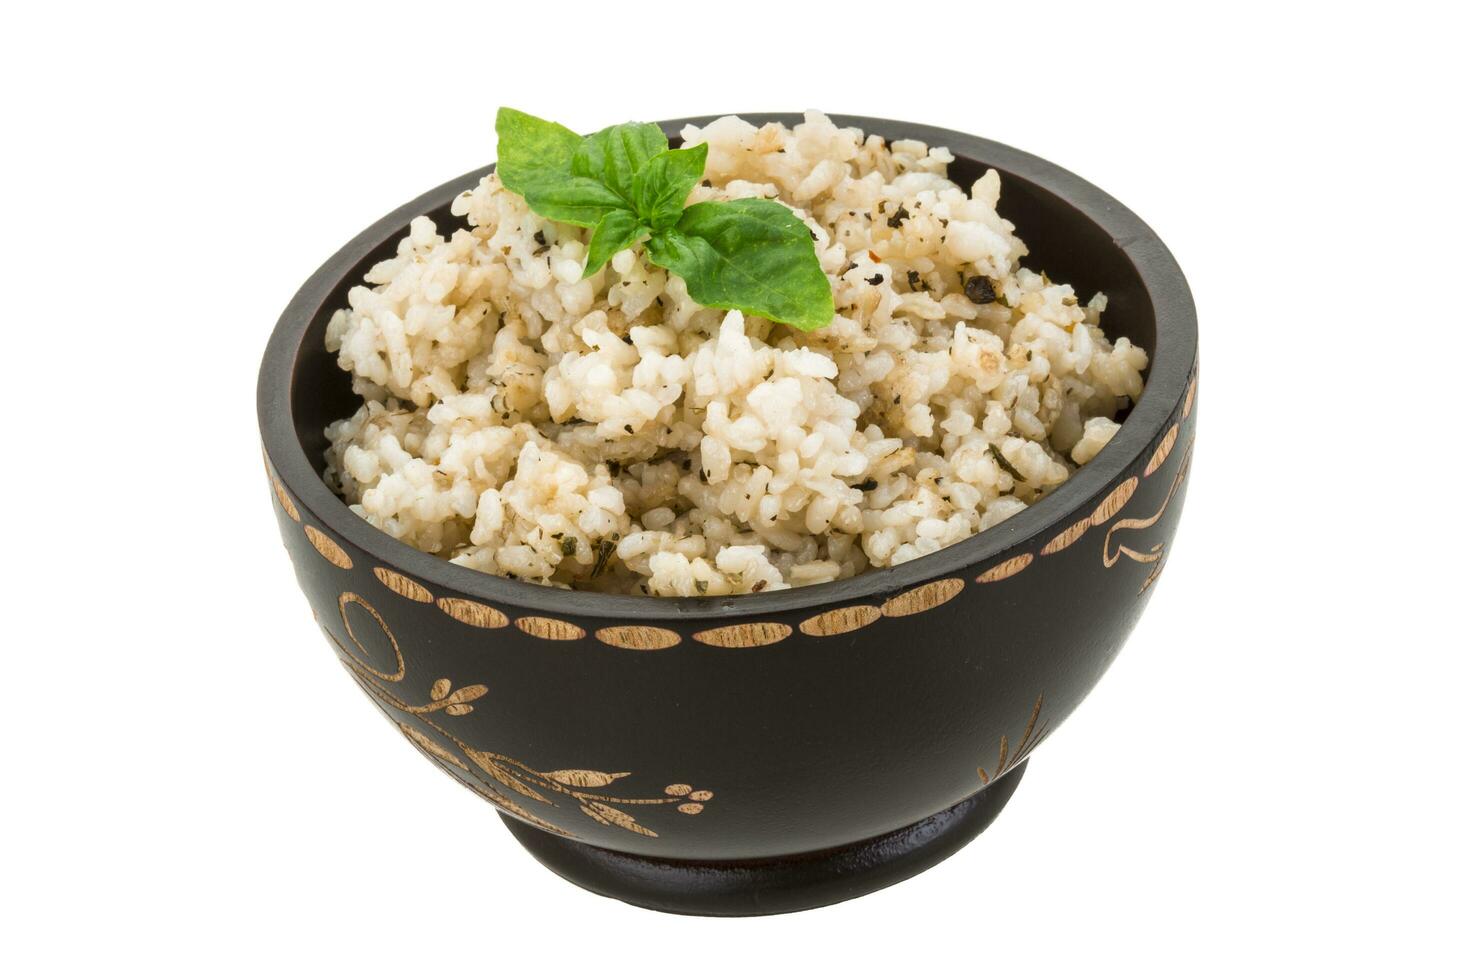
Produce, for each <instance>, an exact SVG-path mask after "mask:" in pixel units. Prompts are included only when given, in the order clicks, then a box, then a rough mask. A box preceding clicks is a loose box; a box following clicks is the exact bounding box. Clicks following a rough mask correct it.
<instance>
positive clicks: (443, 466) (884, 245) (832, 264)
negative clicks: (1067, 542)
mask: <svg viewBox="0 0 1470 980" xmlns="http://www.w3.org/2000/svg"><path fill="white" fill-rule="evenodd" d="M681 135H682V136H683V139H684V142H685V144H686V145H690V144H694V143H699V142H705V143H708V144H709V156H708V163H707V167H706V171H705V177H706V181H705V182H704V183H703V184H701V186H699V187H696V188H695V190H694V192H693V194H692V195H691V196H690V203H693V202H696V201H703V200H728V199H734V198H743V197H767V198H772V199H775V200H778V201H780V202H781V203H783V204H785V205H787V206H788V207H790V208H791V209H792V210H793V211H794V212H795V213H796V214H797V215H798V216H799V217H800V218H801V219H802V220H803V221H805V222H806V224H807V226H808V227H809V228H810V229H811V230H812V233H813V235H814V237H815V245H816V250H817V255H818V257H819V259H820V261H821V265H822V268H823V270H824V271H825V272H826V273H827V274H828V276H829V278H830V279H831V281H832V288H833V293H834V297H835V301H836V309H837V315H836V318H835V319H834V320H833V321H832V323H831V324H830V325H829V326H828V327H826V328H825V329H822V330H819V331H816V332H814V333H800V332H798V331H795V330H792V329H790V328H787V327H784V326H780V325H775V324H772V323H770V322H768V321H766V320H763V319H761V318H758V317H749V316H742V315H741V314H740V313H739V312H735V311H729V312H726V311H723V310H715V309H707V308H705V307H702V306H700V305H699V304H698V303H695V302H694V301H693V300H692V299H690V297H689V295H688V293H687V291H686V290H685V288H684V284H683V282H682V281H681V280H680V279H679V278H678V277H676V276H673V275H670V274H669V273H666V272H665V271H664V270H662V269H659V268H657V267H655V266H653V265H651V264H649V262H648V261H647V259H646V256H645V255H644V253H643V250H642V248H641V247H634V248H631V249H627V250H625V251H623V252H620V253H618V254H617V255H616V256H614V257H613V259H612V262H611V263H610V265H609V266H608V267H606V268H604V269H603V270H602V271H601V272H599V273H598V274H596V275H594V276H592V277H591V278H589V279H586V280H582V279H581V275H582V269H583V264H584V259H585V256H586V250H587V249H586V239H587V237H588V232H586V231H584V230H582V229H578V228H574V227H571V226H568V225H562V224H557V223H555V222H552V221H548V220H546V219H544V218H541V217H538V216H537V215H535V214H532V213H531V212H530V211H529V210H528V209H527V207H526V204H525V202H524V200H522V198H521V197H519V196H518V195H516V194H513V193H511V192H509V191H507V190H505V189H504V188H503V187H502V186H501V185H500V183H499V181H498V180H497V179H496V177H495V176H494V175H493V174H492V175H490V176H488V177H485V178H484V179H483V180H481V181H480V182H479V184H478V186H476V187H474V188H472V189H469V190H466V191H465V192H464V193H462V194H461V195H460V196H459V197H458V198H456V199H455V201H454V203H453V209H452V210H453V213H454V214H455V215H456V216H459V217H461V218H463V219H465V220H466V222H467V227H457V228H455V229H453V230H451V229H444V231H445V232H446V233H447V237H445V234H441V232H440V230H439V229H437V228H436V227H435V226H434V223H433V222H432V221H431V220H430V219H428V218H425V217H420V218H416V219H414V221H413V222H412V224H411V225H410V229H409V233H408V235H407V236H405V237H404V238H403V240H402V241H401V242H400V243H399V245H398V251H397V254H396V255H395V256H394V257H393V258H390V259H387V260H385V261H383V262H381V263H379V264H378V265H376V266H375V267H374V268H373V269H372V270H371V271H369V273H368V274H367V276H366V277H365V279H366V282H365V283H364V284H363V285H359V286H356V287H354V288H353V289H352V290H351V292H350V293H349V296H348V303H349V307H348V308H347V309H345V310H341V311H339V312H337V313H336V314H335V315H334V316H333V317H332V320H331V322H330V325H329V326H328V329H327V347H328V349H329V350H332V351H335V352H336V353H337V355H338V361H339V363H340V365H341V367H342V368H343V369H344V370H346V371H349V372H351V374H352V384H353V389H354V390H355V391H356V392H357V393H358V394H359V395H361V396H362V398H363V405H362V407H361V408H359V409H358V410H357V411H356V412H355V413H354V414H353V415H352V416H351V417H350V418H347V419H344V420H342V421H339V422H336V423H334V424H333V425H331V426H329V427H328V429H327V436H328V438H329V440H330V444H331V445H330V448H329V450H328V453H327V460H326V471H325V477H326V480H327V482H328V483H329V484H330V485H332V486H333V487H334V488H335V489H336V490H337V491H338V492H339V493H340V494H341V495H342V496H343V498H344V499H345V500H346V501H347V502H348V503H349V504H350V505H351V507H352V509H353V510H354V511H355V512H356V513H358V514H359V515H360V516H362V517H363V518H364V519H365V520H367V521H369V522H371V523H372V524H373V525H375V526H377V527H379V528H381V529H382V530H384V531H386V532H387V533H389V534H391V535H393V536H394V537H395V538H398V539H399V540H402V541H405V542H407V543H408V544H410V545H412V546H414V547H415V548H419V549H421V550H423V551H427V552H431V553H433V554H436V555H440V556H442V557H444V558H447V559H449V560H450V561H453V562H455V563H456V564H459V565H463V566H465V567H467V568H473V569H478V570H481V571H485V572H490V573H493V574H498V575H504V576H508V577H511V578H517V579H522V580H525V581H530V582H538V583H542V584H546V585H553V586H560V587H564V588H577V589H589V590H597V591H606V592H638V593H647V594H651V595H659V596H693V595H728V594H736V593H750V592H759V591H768V590H773V589H784V588H790V587H793V586H802V585H812V584H816V583H820V582H830V581H833V580H836V579H842V578H847V577H850V576H853V575H857V574H859V573H860V572H863V571H865V570H867V569H869V568H879V567H886V566H891V565H897V564H899V563H902V562H907V561H912V560H913V559H915V558H920V557H922V556H924V555H928V554H933V553H934V552H936V551H938V550H939V549H941V548H944V547H947V546H949V545H952V544H955V543H956V542H959V541H962V540H964V539H965V538H967V537H969V536H970V535H973V534H976V533H977V532H980V531H984V530H986V529H987V528H990V527H993V526H995V525H996V524H999V523H1000V522H1002V521H1004V520H1006V519H1007V518H1010V517H1013V516H1014V515H1016V514H1017V513H1019V512H1020V511H1021V510H1023V509H1024V508H1025V507H1027V506H1028V505H1029V504H1032V503H1035V502H1036V501H1037V500H1038V499H1040V498H1041V497H1043V496H1044V495H1045V494H1046V493H1047V492H1048V491H1050V490H1051V489H1053V488H1055V487H1056V486H1058V485H1060V484H1061V483H1062V482H1064V481H1065V480H1066V479H1067V478H1068V477H1069V476H1070V475H1071V474H1072V473H1073V472H1074V471H1075V469H1076V468H1077V466H1079V465H1081V464H1084V463H1086V462H1088V461H1089V460H1091V459H1092V458H1093V457H1094V456H1095V455H1096V454H1097V453H1098V452H1099V451H1100V450H1101V449H1102V447H1103V446H1105V445H1106V444H1107V442H1108V440H1109V439H1110V438H1111V437H1112V435H1113V433H1114V432H1116V431H1117V429H1118V425H1117V423H1116V422H1114V421H1113V419H1114V417H1115V416H1116V415H1117V414H1118V412H1119V411H1120V410H1122V409H1123V408H1124V407H1126V406H1127V404H1128V403H1129V402H1130V400H1135V399H1137V397H1138V396H1139V394H1140V392H1141V390H1142V386H1143V377H1142V372H1143V370H1144V368H1145V366H1146V365H1147V361H1148V359H1147V355H1146V353H1145V352H1144V351H1143V350H1142V349H1140V348H1139V347H1137V346H1135V345H1133V344H1131V343H1129V341H1128V340H1127V339H1119V340H1118V341H1116V342H1111V341H1109V340H1108V338H1107V337H1106V336H1104V334H1103V333H1102V331H1101V329H1100V328H1099V318H1100V316H1101V315H1102V313H1103V310H1104V308H1105V306H1106V300H1105V298H1104V297H1103V296H1102V295H1100V294H1099V295H1097V296H1094V297H1092V298H1091V300H1090V301H1089V302H1087V303H1086V304H1085V305H1081V304H1079V303H1078V301H1077V297H1076V296H1075V294H1074V292H1073V290H1072V288H1071V287H1070V286H1067V285H1065V284H1062V283H1054V282H1051V281H1050V280H1049V279H1048V278H1047V277H1046V276H1045V275H1044V274H1042V273H1040V272H1034V271H1031V270H1029V269H1027V268H1025V267H1024V266H1022V265H1021V264H1020V262H1021V259H1022V258H1023V257H1024V256H1025V255H1026V247H1025V245H1024V244H1023V243H1022V242H1021V240H1020V239H1019V238H1017V237H1016V235H1015V233H1014V231H1015V230H1014V227H1013V226H1012V224H1011V223H1010V222H1008V221H1006V220H1005V219H1004V218H1001V217H1000V216H999V215H998V214H997V212H996V206H997V203H998V201H999V198H1000V191H1001V187H1000V178H999V176H998V175H997V174H996V172H995V171H993V170H992V171H988V172H987V173H986V174H985V175H984V176H982V177H981V178H980V179H979V180H977V181H976V182H975V183H974V184H973V186H972V187H971V188H969V191H968V193H967V192H966V190H965V189H964V188H962V187H959V186H958V185H956V184H955V183H953V182H952V181H950V180H949V179H948V178H947V177H946V170H947V166H948V164H949V163H950V162H951V161H952V160H953V157H951V155H950V154H949V152H948V151H947V150H945V149H944V148H942V147H929V146H926V145H925V144H923V143H920V142H918V141H915V140H896V141H894V142H892V143H885V141H883V140H882V139H880V138H879V137H877V136H867V137H864V135H863V134H862V133H861V132H859V131H858V130H855V129H850V128H838V127H837V126H835V125H834V124H833V123H832V122H831V121H830V120H828V119H827V118H826V117H825V116H823V115H821V114H819V113H815V112H813V113H808V114H807V115H806V119H805V122H803V123H801V124H798V125H797V126H795V127H794V128H791V129H788V128H786V127H784V126H781V125H777V124H768V125H765V126H760V127H757V126H754V125H751V124H750V123H747V122H745V121H744V120H741V119H739V118H737V117H734V116H727V117H724V118H722V119H719V120H716V121H715V122H712V123H710V124H709V125H708V126H706V127H704V128H702V129H701V128H697V127H693V126H691V127H687V128H686V129H685V130H684V132H683V133H682V134H681ZM982 277H983V278H982ZM986 280H988V282H987V281H986ZM967 284H968V285H969V286H970V291H969V294H968V295H967V291H966V285H967ZM987 289H993V291H994V293H995V294H996V301H995V302H984V300H985V299H987V298H988V293H987ZM977 299H978V300H981V302H977V301H976V300H977Z"/></svg>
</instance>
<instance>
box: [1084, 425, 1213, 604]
mask: <svg viewBox="0 0 1470 980" xmlns="http://www.w3.org/2000/svg"><path fill="white" fill-rule="evenodd" d="M1193 461H1194V441H1193V440H1191V441H1190V443H1189V446H1188V448H1186V449H1185V450H1184V462H1182V463H1180V464H1179V472H1177V473H1175V474H1174V482H1173V483H1171V484H1170V485H1169V492H1168V493H1167V494H1166V495H1165V496H1164V502H1163V503H1161V504H1159V509H1158V510H1157V511H1155V512H1154V513H1153V515H1152V516H1150V517H1125V518H1123V519H1121V520H1118V521H1115V522H1114V523H1113V526H1112V527H1110V528H1108V533H1107V535H1106V536H1105V537H1104V538H1103V567H1104V568H1112V567H1113V566H1114V565H1116V564H1117V563H1118V562H1119V561H1121V560H1122V559H1124V558H1130V559H1132V560H1133V561H1136V562H1139V563H1142V564H1153V565H1154V567H1153V568H1152V569H1151V570H1150V571H1149V574H1148V577H1147V578H1146V579H1144V582H1143V585H1142V586H1140V587H1139V590H1138V595H1143V593H1144V592H1146V591H1148V588H1149V586H1151V585H1153V584H1154V582H1156V581H1158V578H1159V572H1160V571H1162V569H1163V564H1164V551H1165V548H1164V542H1162V541H1158V542H1155V543H1154V544H1153V545H1151V546H1150V547H1149V548H1148V550H1147V551H1138V550H1137V549H1134V548H1130V547H1128V546H1127V545H1125V544H1121V543H1119V544H1118V545H1116V546H1114V544H1113V535H1114V534H1115V533H1116V532H1119V531H1141V530H1144V529H1146V528H1150V527H1153V526H1154V525H1155V524H1157V523H1158V522H1159V519H1160V518H1161V517H1163V516H1164V511H1166V510H1168V509H1169V503H1170V502H1171V501H1172V500H1173V499H1174V495H1175V494H1177V493H1178V492H1179V488H1180V487H1182V486H1183V485H1184V480H1185V478H1186V477H1187V476H1188V475H1189V467H1190V464H1191V463H1192V462H1193Z"/></svg>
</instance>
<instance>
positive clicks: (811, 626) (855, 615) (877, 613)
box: [799, 606, 883, 636]
mask: <svg viewBox="0 0 1470 980" xmlns="http://www.w3.org/2000/svg"><path fill="white" fill-rule="evenodd" d="M882 616H883V610H881V609H879V608H878V607H877V606H845V607H843V608H842V609H829V610H828V611H827V612H824V613H818V614H817V615H815V616H813V617H811V618H810V619H805V620H802V623H801V626H800V627H799V628H800V629H801V631H802V632H803V633H805V634H806V635H807V636H840V635H842V634H843V633H851V632H852V631H853V630H860V629H862V628H863V627H864V626H870V625H872V624H873V623H876V622H877V621H878V620H879V619H881V618H882Z"/></svg>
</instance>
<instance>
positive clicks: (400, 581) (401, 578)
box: [373, 565, 434, 602]
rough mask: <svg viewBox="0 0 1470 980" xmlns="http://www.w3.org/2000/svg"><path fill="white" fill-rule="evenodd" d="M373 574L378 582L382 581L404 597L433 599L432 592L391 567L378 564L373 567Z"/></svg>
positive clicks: (416, 599)
mask: <svg viewBox="0 0 1470 980" xmlns="http://www.w3.org/2000/svg"><path fill="white" fill-rule="evenodd" d="M373 574H374V575H376V576H377V578H378V581H379V582H382V583H383V584H384V585H386V586H387V587H388V588H389V589H392V590H393V591H394V592H397V593H398V594H399V595H401V596H403V598H405V599H412V600H413V601H414V602H433V601H434V593H432V592H430V591H429V590H428V589H426V588H424V587H423V586H422V585H419V584H418V583H417V582H415V581H414V580H413V579H411V578H409V577H408V576H407V575H404V574H403V573H402V572H395V571H393V569H391V568H384V567H383V566H381V565H379V566H377V567H376V568H374V569H373Z"/></svg>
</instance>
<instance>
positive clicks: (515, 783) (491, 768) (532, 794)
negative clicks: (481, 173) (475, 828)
mask: <svg viewBox="0 0 1470 980" xmlns="http://www.w3.org/2000/svg"><path fill="white" fill-rule="evenodd" d="M465 755H467V756H469V757H470V761H471V762H473V763H474V764H475V765H477V766H479V767H480V768H481V769H483V770H485V772H486V774H487V775H489V777H490V778H491V779H493V780H495V781H496V782H497V783H499V784H500V785H502V786H504V787H505V788H506V789H508V790H511V791H513V792H516V793H519V794H521V795H522V796H524V797H526V798H527V799H530V800H535V801H536V802H538V803H550V802H551V801H550V800H548V799H547V798H546V797H544V796H542V795H541V794H540V793H538V792H536V791H535V790H534V789H532V788H531V787H529V786H527V785H526V784H525V783H523V782H521V780H519V779H517V778H516V777H515V776H514V775H512V774H511V772H510V770H508V769H506V768H505V767H504V766H502V765H501V764H500V762H499V761H498V760H497V759H496V758H495V757H494V756H493V755H491V754H490V753H488V752H481V751H479V750H478V749H466V750H465Z"/></svg>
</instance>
